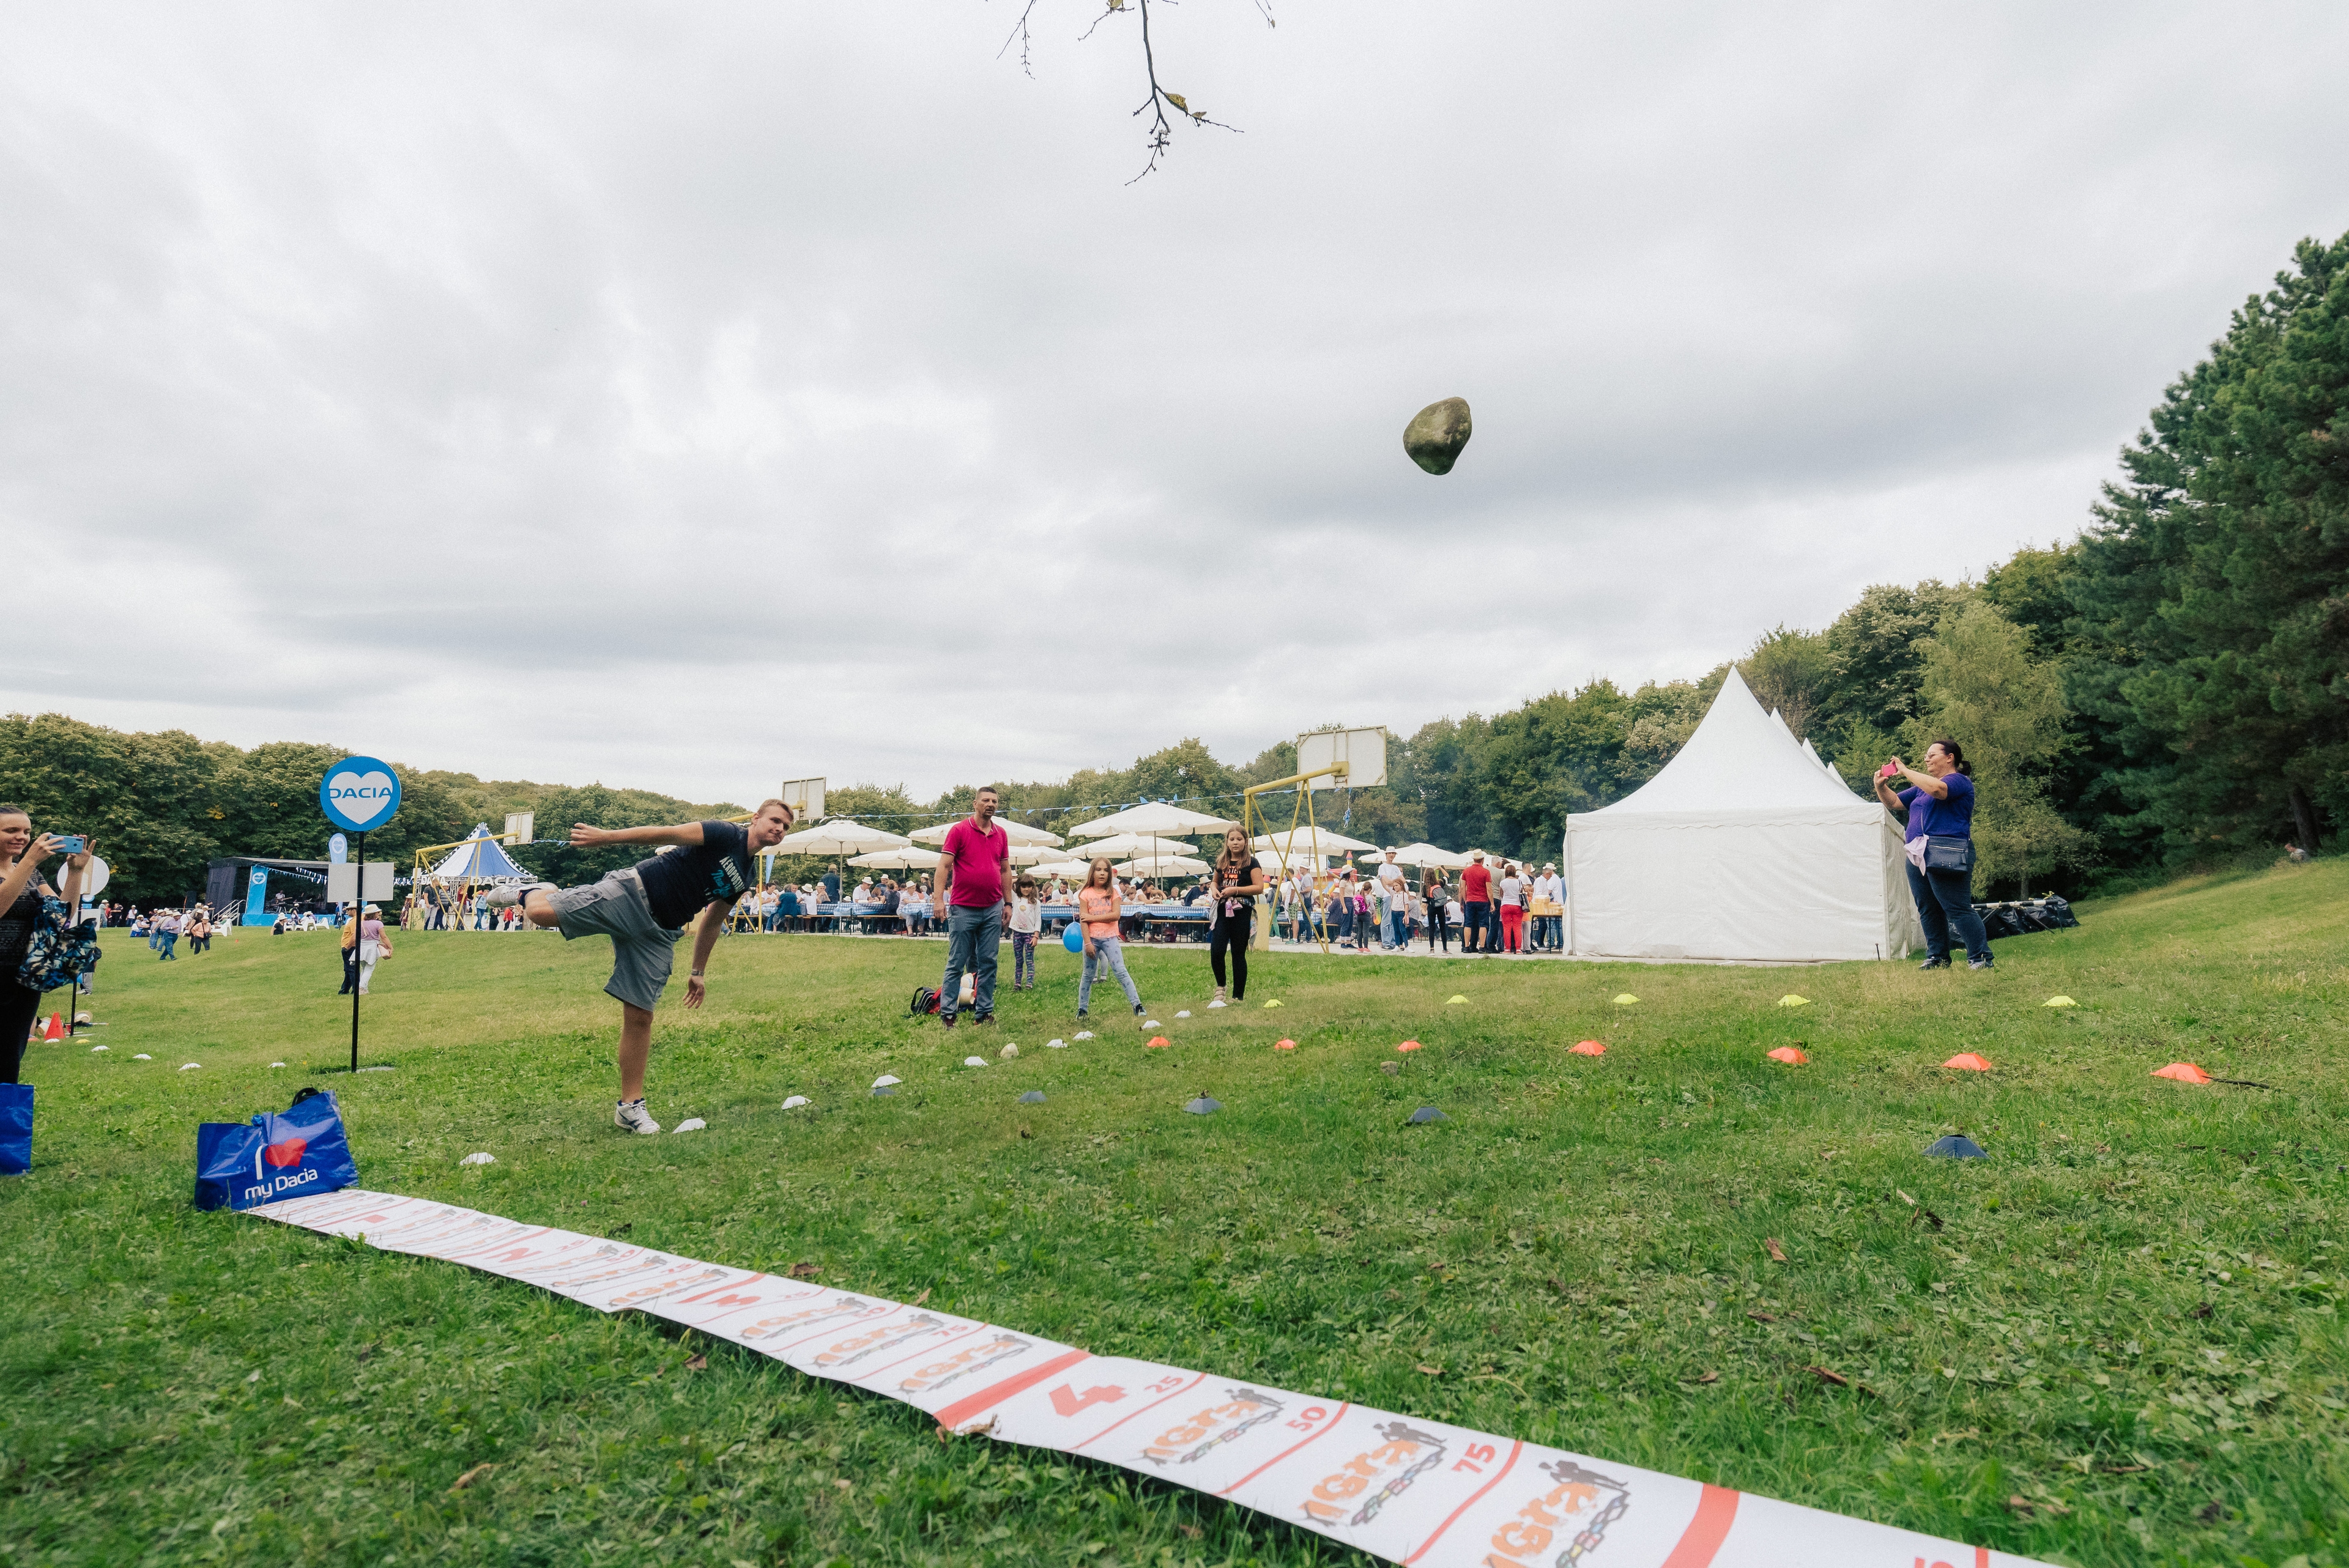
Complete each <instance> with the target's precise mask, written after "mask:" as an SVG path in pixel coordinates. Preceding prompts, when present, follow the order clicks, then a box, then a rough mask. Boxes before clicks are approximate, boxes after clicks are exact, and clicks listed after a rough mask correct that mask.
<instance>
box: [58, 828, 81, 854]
mask: <svg viewBox="0 0 2349 1568" xmlns="http://www.w3.org/2000/svg"><path fill="white" fill-rule="evenodd" d="M87 844H88V840H87V839H85V838H83V837H82V836H81V835H80V834H79V833H67V834H66V835H65V836H64V837H62V838H60V839H58V840H57V853H59V854H61V855H78V854H79V853H81V851H82V850H83V848H84V847H85V846H86V845H87Z"/></svg>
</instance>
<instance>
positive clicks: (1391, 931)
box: [1380, 910, 1407, 947]
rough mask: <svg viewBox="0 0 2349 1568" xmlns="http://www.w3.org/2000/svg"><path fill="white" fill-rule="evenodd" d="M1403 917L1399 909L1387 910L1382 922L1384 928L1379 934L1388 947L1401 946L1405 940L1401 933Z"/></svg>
mask: <svg viewBox="0 0 2349 1568" xmlns="http://www.w3.org/2000/svg"><path fill="white" fill-rule="evenodd" d="M1405 918H1406V917H1405V916H1404V915H1403V914H1402V912H1401V911H1399V910H1390V911H1388V912H1387V917H1386V920H1385V921H1384V924H1385V926H1386V929H1385V930H1384V931H1383V932H1381V934H1380V936H1381V940H1383V941H1384V942H1385V943H1386V944H1387V945H1388V946H1389V947H1401V946H1402V945H1403V944H1404V943H1405V941H1406V940H1407V939H1406V938H1405V937H1404V936H1403V934H1402V923H1403V921H1404V919H1405Z"/></svg>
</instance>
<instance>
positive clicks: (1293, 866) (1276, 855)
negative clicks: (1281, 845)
mask: <svg viewBox="0 0 2349 1568" xmlns="http://www.w3.org/2000/svg"><path fill="white" fill-rule="evenodd" d="M1256 863H1257V864H1258V865H1260V866H1262V867H1263V868H1264V869H1265V870H1267V871H1268V872H1294V871H1309V872H1318V871H1319V870H1320V869H1321V857H1320V856H1319V855H1309V854H1306V853H1304V852H1303V851H1299V852H1298V853H1296V854H1293V855H1287V856H1284V855H1283V854H1282V853H1281V852H1280V851H1278V850H1258V851H1257V852H1256Z"/></svg>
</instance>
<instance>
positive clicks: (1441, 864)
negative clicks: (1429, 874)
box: [1360, 844, 1468, 872]
mask: <svg viewBox="0 0 2349 1568" xmlns="http://www.w3.org/2000/svg"><path fill="white" fill-rule="evenodd" d="M1360 859H1361V862H1362V864H1364V865H1366V866H1382V865H1384V864H1386V863H1387V857H1386V851H1383V850H1381V851H1379V852H1378V853H1377V854H1374V855H1363V856H1361V857H1360ZM1395 863H1396V864H1397V865H1403V866H1422V867H1425V866H1433V867H1434V868H1435V869H1436V870H1438V871H1452V872H1456V871H1458V870H1459V869H1460V868H1461V867H1463V866H1464V865H1466V864H1467V863H1468V857H1467V856H1466V855H1455V854H1454V853H1453V852H1452V851H1449V850H1439V849H1437V848H1436V847H1435V846H1434V845H1433V844H1405V845H1403V846H1402V848H1400V849H1398V850H1397V851H1395Z"/></svg>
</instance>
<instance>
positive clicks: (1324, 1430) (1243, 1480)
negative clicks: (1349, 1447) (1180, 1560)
mask: <svg viewBox="0 0 2349 1568" xmlns="http://www.w3.org/2000/svg"><path fill="white" fill-rule="evenodd" d="M1352 1408H1354V1402H1353V1401H1352V1400H1351V1399H1349V1400H1347V1401H1346V1402H1345V1403H1344V1404H1342V1405H1340V1406H1339V1407H1338V1413H1337V1414H1336V1415H1334V1416H1332V1417H1330V1418H1329V1419H1328V1420H1327V1421H1325V1422H1323V1423H1322V1424H1321V1429H1320V1430H1319V1431H1318V1432H1316V1433H1314V1434H1313V1435H1312V1436H1311V1437H1309V1438H1299V1439H1297V1441H1296V1442H1294V1443H1292V1444H1290V1445H1289V1446H1288V1448H1285V1449H1281V1450H1280V1451H1279V1452H1278V1453H1277V1454H1275V1455H1273V1456H1272V1458H1270V1459H1268V1460H1265V1461H1264V1463H1262V1464H1260V1465H1258V1466H1257V1467H1256V1469H1254V1470H1250V1471H1248V1472H1247V1474H1246V1475H1244V1476H1242V1477H1240V1479H1239V1480H1236V1481H1234V1482H1232V1484H1231V1485H1229V1486H1227V1487H1226V1488H1224V1490H1223V1491H1219V1492H1217V1493H1216V1496H1217V1497H1229V1496H1231V1495H1232V1493H1234V1492H1236V1491H1239V1489H1240V1488H1242V1487H1244V1486H1246V1485H1247V1483H1248V1482H1250V1481H1252V1480H1255V1479H1256V1478H1257V1477H1258V1476H1260V1475H1262V1474H1263V1473H1264V1472H1265V1471H1267V1470H1270V1469H1271V1468H1272V1467H1273V1466H1275V1465H1277V1464H1278V1463H1279V1462H1280V1461H1281V1460H1285V1459H1287V1458H1288V1456H1289V1455H1291V1454H1293V1453H1295V1452H1296V1451H1297V1450H1298V1449H1301V1448H1303V1447H1304V1446H1305V1445H1306V1444H1308V1443H1315V1442H1319V1441H1320V1440H1321V1439H1323V1438H1325V1437H1327V1436H1329V1435H1330V1433H1331V1432H1334V1431H1336V1430H1337V1429H1338V1423H1339V1422H1340V1421H1342V1420H1344V1419H1345V1418H1346V1412H1347V1411H1349V1410H1350V1409H1352Z"/></svg>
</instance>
